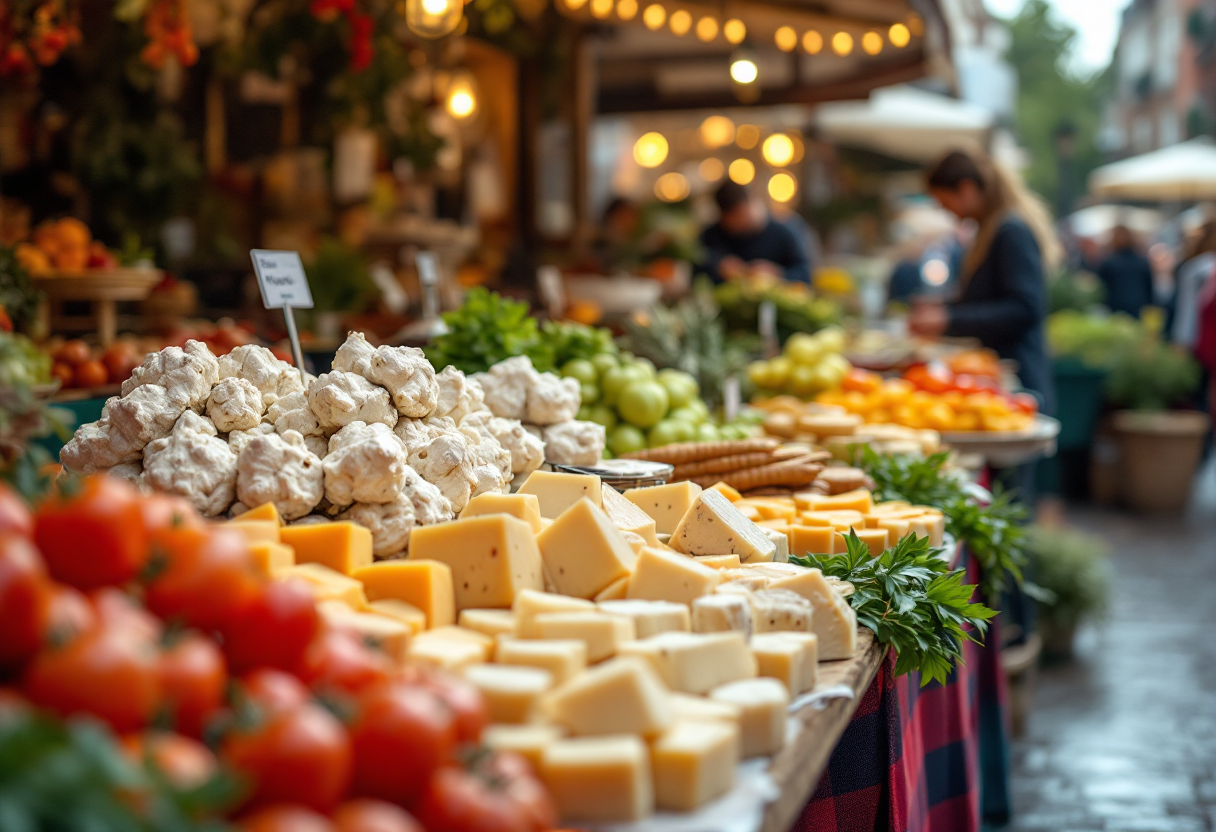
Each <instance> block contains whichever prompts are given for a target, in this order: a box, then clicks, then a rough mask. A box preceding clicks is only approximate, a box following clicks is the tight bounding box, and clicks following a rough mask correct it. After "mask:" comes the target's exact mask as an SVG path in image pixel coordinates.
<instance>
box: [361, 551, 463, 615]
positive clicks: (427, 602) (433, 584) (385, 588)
mask: <svg viewBox="0 0 1216 832" xmlns="http://www.w3.org/2000/svg"><path fill="white" fill-rule="evenodd" d="M354 578H355V579H356V580H358V581H359V582H360V583H362V584H363V588H364V589H365V590H366V592H367V597H368V598H369V599H370V600H372V601H379V600H381V599H384V598H395V599H397V600H398V601H405V602H406V603H407V604H412V605H413V606H415V607H417V608H418V609H420V610H422V612H423V613H424V614H425V615H426V625H427V627H431V628H434V627H444V626H447V625H449V624H452V623H453V622H455V620H456V600H455V597H456V596H455V594H454V593H453V590H452V569H451V567H450V566H448V565H447V564H446V563H440V562H439V561H434V560H382V561H380V562H379V563H373V564H372V565H371V566H364V567H362V568H360V569H356V570H355V574H354Z"/></svg>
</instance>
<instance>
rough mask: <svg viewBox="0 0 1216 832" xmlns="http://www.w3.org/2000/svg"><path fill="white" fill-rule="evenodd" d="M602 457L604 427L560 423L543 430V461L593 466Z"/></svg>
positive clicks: (587, 423) (588, 423)
mask: <svg viewBox="0 0 1216 832" xmlns="http://www.w3.org/2000/svg"><path fill="white" fill-rule="evenodd" d="M603 455H604V426H603V425H601V424H598V423H596V422H579V421H571V422H562V423H561V424H559V425H550V426H549V427H547V428H545V459H546V460H547V461H548V462H551V463H554V464H557V465H595V464H596V463H598V462H599V461H600V458H601V457H603Z"/></svg>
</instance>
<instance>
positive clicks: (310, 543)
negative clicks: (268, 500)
mask: <svg viewBox="0 0 1216 832" xmlns="http://www.w3.org/2000/svg"><path fill="white" fill-rule="evenodd" d="M279 534H280V537H281V538H282V540H283V542H284V543H286V544H287V545H288V546H290V547H292V548H293V549H295V550H296V563H319V564H321V565H323V566H328V567H329V568H330V569H333V570H336V571H338V572H341V573H342V574H343V575H351V574H353V573H354V571H355V570H356V569H359V568H360V567H363V566H368V565H369V564H371V562H372V533H371V532H370V531H369V530H368V529H366V528H364V527H363V526H360V525H359V524H357V523H351V522H345V521H344V522H341V523H317V524H315V525H307V526H285V527H284V528H283V529H282V530H280V532H279Z"/></svg>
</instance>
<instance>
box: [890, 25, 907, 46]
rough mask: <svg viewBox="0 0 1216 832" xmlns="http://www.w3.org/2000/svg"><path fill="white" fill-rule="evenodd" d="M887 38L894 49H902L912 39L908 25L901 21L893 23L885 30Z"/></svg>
mask: <svg viewBox="0 0 1216 832" xmlns="http://www.w3.org/2000/svg"><path fill="white" fill-rule="evenodd" d="M887 40H889V41H891V45H892V46H894V47H895V48H896V49H903V48H904V47H905V46H907V45H908V44H909V43H911V41H912V33H911V32H909V31H908V27H907V26H905V25H904V24H902V23H895V24H893V25H892V26H891V28H890V29H888V30H887Z"/></svg>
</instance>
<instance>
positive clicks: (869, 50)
mask: <svg viewBox="0 0 1216 832" xmlns="http://www.w3.org/2000/svg"><path fill="white" fill-rule="evenodd" d="M861 49H862V51H863V52H865V53H866V54H867V55H877V54H878V53H879V52H881V51H882V35H880V34H878V32H866V33H865V34H864V35H862V36H861Z"/></svg>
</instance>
